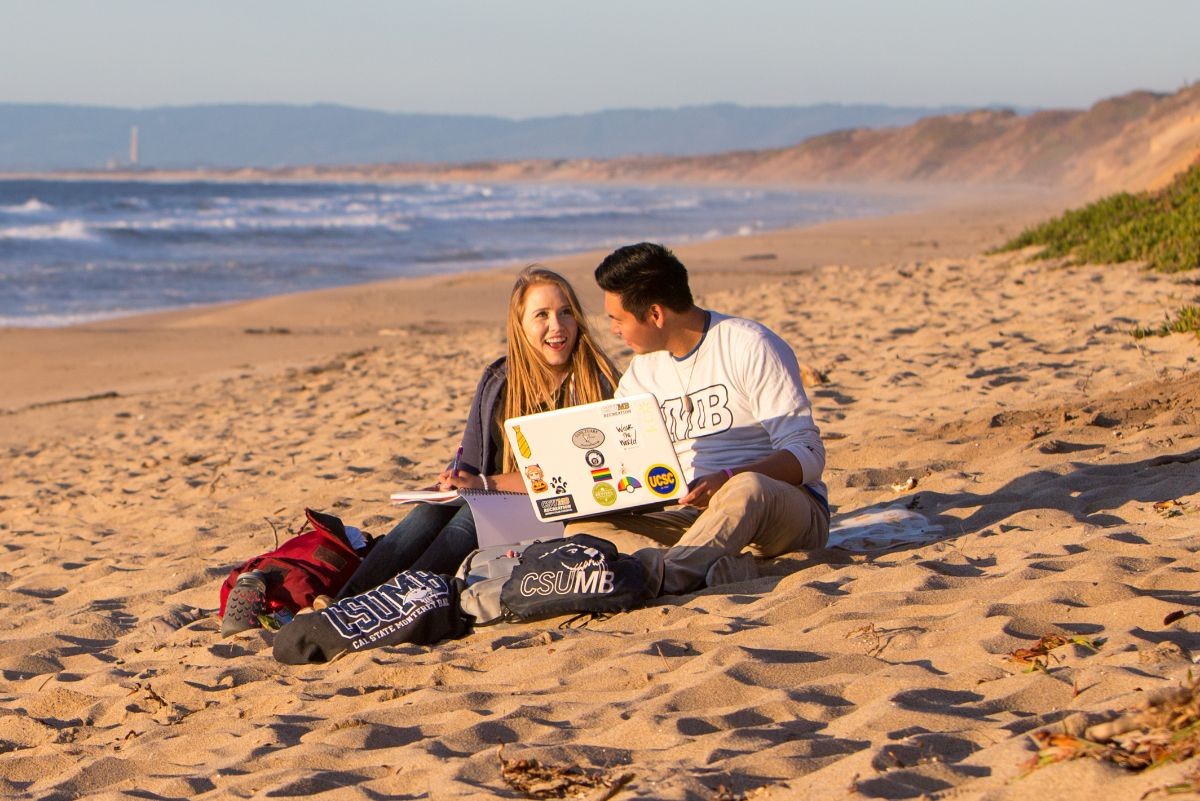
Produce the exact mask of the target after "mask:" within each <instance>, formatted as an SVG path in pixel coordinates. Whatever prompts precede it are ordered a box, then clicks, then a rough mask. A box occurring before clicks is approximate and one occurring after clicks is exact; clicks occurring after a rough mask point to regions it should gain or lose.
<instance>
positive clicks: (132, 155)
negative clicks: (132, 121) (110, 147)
mask: <svg viewBox="0 0 1200 801" xmlns="http://www.w3.org/2000/svg"><path fill="white" fill-rule="evenodd" d="M129 163H130V164H131V165H132V166H134V167H136V166H137V163H138V131H137V126H136V125H134V126H133V127H131V128H130V129H129Z"/></svg>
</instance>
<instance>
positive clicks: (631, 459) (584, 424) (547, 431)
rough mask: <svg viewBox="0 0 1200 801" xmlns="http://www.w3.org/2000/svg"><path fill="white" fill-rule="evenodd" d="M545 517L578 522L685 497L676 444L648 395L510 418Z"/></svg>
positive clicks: (522, 467) (511, 436) (512, 437)
mask: <svg viewBox="0 0 1200 801" xmlns="http://www.w3.org/2000/svg"><path fill="white" fill-rule="evenodd" d="M504 433H505V435H506V436H507V437H508V442H509V444H510V445H511V446H512V449H513V453H514V455H515V456H516V459H517V468H518V470H519V471H520V473H521V477H522V478H523V479H524V481H525V488H526V489H527V490H528V491H529V500H530V501H531V502H532V505H533V512H534V514H535V515H536V516H537V518H538V519H539V520H572V519H574V518H577V517H587V516H589V515H600V514H608V513H610V512H617V511H624V510H628V509H635V508H638V507H645V506H662V505H664V504H666V503H668V502H671V501H675V500H677V499H679V498H682V497H683V496H684V495H686V494H687V491H688V490H687V483H686V482H685V481H684V479H683V471H682V470H680V469H679V458H678V457H677V456H676V455H675V446H674V445H672V444H671V436H670V434H668V433H667V427H666V425H664V423H663V417H662V411H661V410H660V409H659V406H658V401H657V400H656V399H655V397H654V396H653V395H651V394H649V393H642V394H640V395H630V396H629V397H624V398H614V399H613V400H606V401H599V402H597V403H585V404H583V405H580V406H571V407H568V408H566V409H557V410H555V411H552V412H542V413H541V414H531V415H526V416H524V417H514V418H512V419H511V420H505V421H504Z"/></svg>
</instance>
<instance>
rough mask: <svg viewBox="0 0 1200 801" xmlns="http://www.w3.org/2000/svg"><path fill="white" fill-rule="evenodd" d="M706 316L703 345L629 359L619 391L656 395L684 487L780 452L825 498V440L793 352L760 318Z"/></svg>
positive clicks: (823, 498)
mask: <svg viewBox="0 0 1200 801" xmlns="http://www.w3.org/2000/svg"><path fill="white" fill-rule="evenodd" d="M708 314H709V323H708V327H707V329H706V330H705V332H704V335H703V336H702V337H701V339H700V343H699V344H698V345H697V346H696V347H695V348H693V349H692V351H691V353H688V354H687V355H686V356H684V357H683V358H681V359H676V358H675V357H674V356H672V355H671V353H670V352H669V351H665V350H661V351H654V352H652V353H643V354H638V355H636V356H634V357H633V359H632V361H631V362H630V364H629V369H628V370H626V372H625V374H624V375H623V376H622V377H621V383H620V386H619V387H618V388H617V396H618V397H622V396H627V395H636V394H638V393H641V392H650V393H653V394H654V397H655V398H657V399H658V402H659V405H660V406H661V408H662V412H663V418H664V419H665V420H666V424H667V429H668V431H669V432H670V434H671V439H672V441H673V442H674V444H675V452H676V453H677V454H678V456H679V465H680V467H682V468H683V473H684V476H685V478H686V480H687V481H688V483H689V484H690V483H691V482H692V480H693V479H695V478H696V476H698V475H704V474H706V473H715V472H720V471H721V470H723V469H725V468H727V467H728V468H735V467H742V466H744V465H747V464H751V463H753V462H756V461H758V460H759V459H763V458H765V457H767V456H769V455H770V454H771V453H773V452H774V451H779V450H785V451H788V452H789V453H791V454H792V455H793V456H795V457H796V459H797V461H799V462H800V465H801V467H802V468H803V470H804V483H805V486H807V487H808V488H809V489H810V490H812V491H813V492H815V493H816V494H817V495H819V496H820V497H821V499H822V500H825V501H827V500H828V497H829V491H828V489H826V487H825V484H824V483H823V482H822V481H821V473H822V471H823V470H824V469H825V445H824V443H822V442H821V432H820V431H819V430H818V428H817V425H816V423H815V422H814V421H813V417H812V405H811V404H810V403H809V400H808V396H807V395H805V393H804V385H803V384H802V383H801V381H800V365H799V363H797V361H796V356H795V354H794V353H792V349H791V348H790V347H788V345H787V343H786V342H784V341H783V340H782V339H781V338H780V337H779V336H778V335H777V334H775V333H774V332H772V331H771V330H770V329H768V328H767V327H766V326H763V325H761V324H760V323H756V322H754V321H752V320H745V319H742V318H740V317H729V316H727V315H724V314H720V313H718V312H708ZM685 397H687V398H691V401H692V403H691V405H692V412H691V414H688V412H687V403H686V402H685V400H684V398H685Z"/></svg>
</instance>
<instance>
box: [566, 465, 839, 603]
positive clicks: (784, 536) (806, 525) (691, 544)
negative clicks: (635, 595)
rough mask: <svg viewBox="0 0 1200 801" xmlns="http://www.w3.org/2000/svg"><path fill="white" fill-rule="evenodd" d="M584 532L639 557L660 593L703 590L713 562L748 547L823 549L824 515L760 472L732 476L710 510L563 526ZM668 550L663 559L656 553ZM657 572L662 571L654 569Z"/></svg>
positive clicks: (767, 551) (769, 552) (757, 550)
mask: <svg viewBox="0 0 1200 801" xmlns="http://www.w3.org/2000/svg"><path fill="white" fill-rule="evenodd" d="M583 532H586V533H588V534H594V535H595V536H597V537H603V538H604V539H606V540H611V541H612V542H613V543H614V544H615V545H616V546H617V548H618V549H619V550H620V551H622V552H624V553H636V552H638V551H639V550H641V549H644V548H648V547H653V548H654V550H652V551H643V552H641V553H638V554H637V555H638V557H639V558H641V559H642V561H643V562H645V563H646V564H647V568H648V569H649V570H651V571H653V572H652V575H661V576H662V590H661V591H662V593H664V594H667V595H675V594H678V593H683V592H690V591H692V590H695V589H698V588H700V587H703V586H704V577H705V576H706V575H707V573H708V569H709V568H710V567H712V564H713V562H715V561H717V560H718V559H720V558H721V557H722V556H726V555H730V556H734V555H737V554H739V553H741V551H742V549H743V548H750V550H751V552H752V553H754V554H755V555H756V556H762V557H767V558H770V557H774V556H779V555H780V554H784V553H788V552H789V551H798V550H809V549H813V548H823V547H825V543H826V541H827V540H828V539H829V516H828V515H827V514H826V513H825V510H824V509H823V508H822V507H821V505H820V504H819V503H817V501H815V500H813V497H812V496H811V495H809V493H808V491H807V490H804V489H801V488H800V487H797V486H795V485H793V484H785V483H784V482H782V481H776V480H775V479H773V478H767V477H766V476H764V475H762V474H761V473H738V474H737V475H735V476H734V477H733V478H731V479H729V481H727V482H726V483H725V485H724V486H722V487H721V488H720V489H719V490H717V491H716V493H715V494H713V496H712V498H711V500H710V501H709V504H708V508H707V509H705V510H703V511H701V510H699V509H696V508H694V507H691V506H673V507H670V508H668V509H664V510H662V511H661V512H648V513H645V514H638V513H636V512H630V513H619V514H612V515H605V516H602V517H592V518H588V519H586V520H579V521H576V522H574V523H569V524H568V525H567V531H566V533H567V536H570V535H572V534H579V533H583ZM664 545H666V546H670V547H668V548H667V550H666V551H665V552H663V551H662V550H661V548H662V546H664ZM659 565H661V567H660V566H659Z"/></svg>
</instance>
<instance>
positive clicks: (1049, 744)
mask: <svg viewBox="0 0 1200 801" xmlns="http://www.w3.org/2000/svg"><path fill="white" fill-rule="evenodd" d="M1030 736H1031V737H1032V738H1033V742H1034V744H1035V745H1036V746H1037V753H1036V754H1035V755H1034V756H1033V757H1032V758H1031V759H1030V761H1029V762H1028V764H1027V765H1026V768H1027V770H1029V771H1032V770H1035V769H1037V768H1040V767H1044V766H1046V765H1051V764H1053V763H1055V762H1065V761H1067V760H1069V759H1078V758H1079V757H1091V758H1092V759H1099V760H1102V761H1104V762H1111V763H1113V764H1115V765H1120V766H1121V767H1123V768H1127V769H1129V770H1145V769H1146V768H1153V767H1157V766H1159V765H1165V764H1167V763H1170V762H1182V761H1183V760H1186V759H1191V758H1192V757H1194V756H1196V755H1197V754H1198V753H1200V679H1196V678H1193V677H1191V676H1190V675H1189V677H1188V680H1187V682H1186V683H1185V684H1184V685H1182V686H1180V687H1169V688H1166V689H1163V690H1159V691H1158V692H1154V693H1150V694H1149V695H1148V696H1147V697H1146V698H1145V700H1143V701H1142V703H1141V704H1140V705H1139V706H1138V707H1137V708H1136V709H1133V710H1131V711H1129V712H1127V713H1125V714H1123V715H1120V716H1119V717H1116V718H1114V719H1113V720H1109V721H1106V722H1104V723H1097V724H1096V725H1094V726H1090V727H1088V728H1087V729H1086V730H1084V732H1083V735H1082V736H1077V735H1074V734H1070V733H1068V732H1055V731H1048V730H1045V729H1042V730H1040V731H1035V732H1034V733H1033V734H1031V735H1030Z"/></svg>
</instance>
